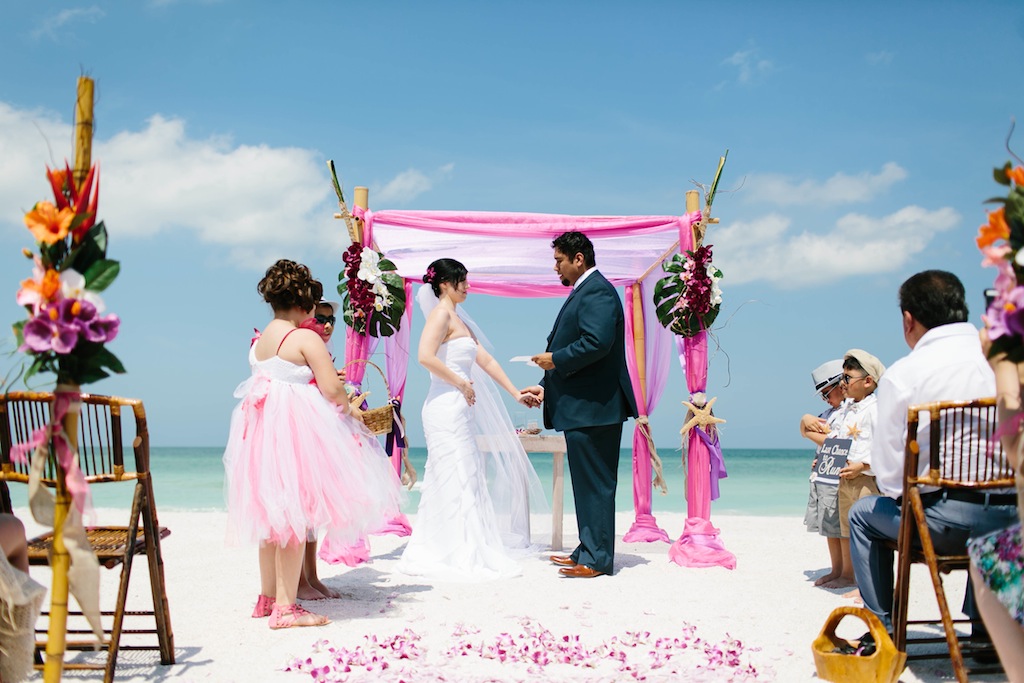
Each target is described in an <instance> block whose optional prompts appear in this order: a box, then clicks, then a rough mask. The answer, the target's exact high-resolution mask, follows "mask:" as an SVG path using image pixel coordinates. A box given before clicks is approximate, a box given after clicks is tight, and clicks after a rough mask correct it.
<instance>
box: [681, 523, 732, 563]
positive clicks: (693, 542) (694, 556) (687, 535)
mask: <svg viewBox="0 0 1024 683" xmlns="http://www.w3.org/2000/svg"><path fill="white" fill-rule="evenodd" d="M668 557H669V559H670V560H672V561H673V562H675V563H676V564H678V565H682V566H683V567H725V568H726V569H735V568H736V556H735V555H733V554H732V553H730V552H729V551H728V550H726V549H725V546H724V545H723V544H722V541H721V540H720V539H719V538H718V529H717V528H716V527H715V526H714V525H713V524H711V521H710V520H707V519H701V518H699V517H691V518H690V519H688V520H686V526H685V527H684V528H683V535H682V536H680V537H679V540H678V541H676V542H675V543H674V544H673V545H672V547H671V548H669V551H668Z"/></svg>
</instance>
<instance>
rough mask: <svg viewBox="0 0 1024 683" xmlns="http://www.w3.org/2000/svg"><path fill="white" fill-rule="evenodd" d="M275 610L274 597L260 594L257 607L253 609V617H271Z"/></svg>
mask: <svg viewBox="0 0 1024 683" xmlns="http://www.w3.org/2000/svg"><path fill="white" fill-rule="evenodd" d="M273 611H274V598H272V597H270V596H269V595H260V597H259V599H258V600H256V607H255V609H253V611H252V618H253V619H262V618H263V617H269V616H270V613H271V612H273Z"/></svg>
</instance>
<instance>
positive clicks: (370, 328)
mask: <svg viewBox="0 0 1024 683" xmlns="http://www.w3.org/2000/svg"><path fill="white" fill-rule="evenodd" d="M342 259H343V260H344V262H345V270H343V271H342V272H341V273H339V274H338V280H339V284H338V293H339V294H341V295H342V297H343V303H344V305H343V308H344V311H343V314H342V315H343V318H344V320H345V324H346V325H348V326H349V327H351V328H352V329H353V330H355V331H356V332H358V333H360V334H367V335H370V336H372V337H390V336H391V335H393V334H394V333H395V332H397V331H398V328H399V327H400V326H401V324H402V315H403V314H404V313H405V283H404V282H403V281H402V278H401V276H399V275H398V274H397V273H396V272H395V270H396V266H395V264H394V263H392V262H391V261H389V260H388V259H386V258H384V256H383V255H382V254H381V253H380V252H378V251H374V250H373V249H371V248H369V247H364V246H363V245H362V244H359V243H358V242H355V243H353V244H352V245H351V246H350V247H349V248H348V249H346V250H345V254H344V256H343V257H342Z"/></svg>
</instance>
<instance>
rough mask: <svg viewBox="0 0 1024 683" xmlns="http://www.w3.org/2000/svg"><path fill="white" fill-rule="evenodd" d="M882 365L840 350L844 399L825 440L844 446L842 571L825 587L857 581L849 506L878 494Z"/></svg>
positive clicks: (868, 356) (865, 355)
mask: <svg viewBox="0 0 1024 683" xmlns="http://www.w3.org/2000/svg"><path fill="white" fill-rule="evenodd" d="M884 372H885V366H884V365H883V364H882V361H880V360H878V358H876V357H875V356H872V355H871V354H870V353H868V352H867V351H864V350H863V349H850V350H849V351H847V352H846V353H845V354H843V376H842V383H843V388H844V389H845V390H846V400H845V401H843V403H842V405H841V406H840V407H839V410H838V411H837V417H836V422H835V423H834V425H835V426H834V428H833V429H832V431H831V432H829V435H828V440H829V441H832V442H833V443H838V444H842V445H843V447H845V448H846V449H847V456H846V465H845V466H844V467H843V468H842V469H841V470H840V471H839V473H838V474H839V525H840V530H841V535H842V538H841V540H840V544H841V546H842V551H843V574H842V576H840V577H839V578H838V579H835V580H833V581H831V582H829V583H827V584H825V587H826V588H842V587H844V586H855V585H857V579H856V577H855V576H854V572H853V561H852V560H851V558H850V508H851V507H852V506H853V504H854V503H855V502H857V501H858V500H860V499H861V498H864V497H865V496H874V495H878V486H876V485H875V474H874V472H872V471H871V462H870V457H871V438H872V435H873V434H874V431H875V423H876V422H877V416H878V397H877V396H875V389H877V388H878V380H879V379H881V378H882V374H883V373H884Z"/></svg>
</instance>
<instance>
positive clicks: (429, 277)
mask: <svg viewBox="0 0 1024 683" xmlns="http://www.w3.org/2000/svg"><path fill="white" fill-rule="evenodd" d="M436 275H437V273H435V272H434V269H433V268H427V274H426V275H424V276H423V281H424V282H426V283H427V284H431V283H433V282H434V277H435V276H436Z"/></svg>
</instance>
